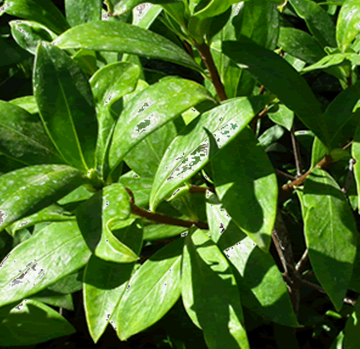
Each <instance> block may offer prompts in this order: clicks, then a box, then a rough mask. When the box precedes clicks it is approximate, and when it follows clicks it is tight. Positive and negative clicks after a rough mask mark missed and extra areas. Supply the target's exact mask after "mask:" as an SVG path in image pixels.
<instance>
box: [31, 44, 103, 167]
mask: <svg viewBox="0 0 360 349" xmlns="http://www.w3.org/2000/svg"><path fill="white" fill-rule="evenodd" d="M33 83H34V95H35V98H36V102H37V104H38V106H39V111H40V116H41V118H42V120H43V123H44V125H45V128H46V130H47V132H48V133H49V135H50V137H51V139H52V141H53V143H54V145H55V146H56V148H57V149H58V151H59V153H60V154H61V155H62V157H63V158H64V159H65V160H66V161H67V162H68V164H70V165H72V166H74V167H76V168H79V169H81V170H83V171H87V169H88V167H89V168H91V167H93V166H94V158H95V156H94V153H95V145H96V137H97V129H98V127H97V120H96V116H95V108H94V102H93V98H92V94H91V89H90V86H89V83H88V81H87V78H86V76H85V74H84V73H83V72H82V70H81V69H80V68H79V67H78V66H77V65H76V64H75V63H74V62H73V61H72V60H71V58H70V57H68V56H67V54H66V53H65V52H62V51H61V50H60V49H59V48H57V47H55V46H53V45H51V44H48V43H42V44H41V45H39V46H38V49H37V54H36V59H35V67H34V77H33Z"/></svg>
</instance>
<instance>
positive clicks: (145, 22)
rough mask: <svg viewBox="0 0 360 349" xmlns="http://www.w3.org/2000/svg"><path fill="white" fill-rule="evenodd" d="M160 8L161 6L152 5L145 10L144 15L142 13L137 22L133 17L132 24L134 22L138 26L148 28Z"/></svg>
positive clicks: (159, 11) (156, 16)
mask: <svg viewBox="0 0 360 349" xmlns="http://www.w3.org/2000/svg"><path fill="white" fill-rule="evenodd" d="M162 10H163V9H162V7H161V6H159V5H153V6H151V7H150V8H149V9H148V10H147V11H146V13H145V15H143V17H142V18H141V19H140V21H139V22H138V21H137V20H136V19H135V17H134V19H133V24H136V25H137V26H138V27H140V28H144V29H149V28H150V27H151V25H152V24H153V23H154V21H155V20H156V19H157V18H158V16H159V15H160V13H161V12H162Z"/></svg>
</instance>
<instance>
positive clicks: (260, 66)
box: [222, 37, 329, 145]
mask: <svg viewBox="0 0 360 349" xmlns="http://www.w3.org/2000/svg"><path fill="white" fill-rule="evenodd" d="M222 48H223V52H224V53H225V54H226V55H228V56H229V57H230V58H231V59H233V60H234V61H235V62H236V63H238V64H239V65H241V66H242V67H245V68H246V69H247V71H249V73H250V74H251V75H252V76H253V77H254V78H255V79H257V80H259V82H260V83H261V84H262V85H264V87H265V88H266V89H268V90H269V91H271V92H272V93H274V94H275V95H277V97H278V98H279V99H280V100H281V102H282V103H283V104H285V106H286V107H288V108H289V109H290V110H292V111H294V112H295V114H296V115H297V116H298V117H299V118H300V120H301V121H302V122H303V123H304V125H305V126H307V127H308V128H309V129H310V130H311V131H313V132H314V133H315V134H316V136H317V137H319V138H320V139H321V140H322V141H323V142H324V144H326V145H329V136H328V134H327V130H326V128H325V125H324V122H323V114H322V111H321V106H320V103H319V102H318V101H317V100H316V98H315V96H314V94H313V92H312V90H311V89H310V87H309V85H308V84H307V83H306V81H305V80H304V78H303V77H301V76H300V75H299V74H298V73H297V72H296V70H295V69H294V68H292V67H291V65H290V64H289V63H287V62H286V61H285V60H284V59H283V58H281V57H280V56H278V55H277V54H275V53H274V52H271V51H269V50H266V49H264V48H262V47H260V46H258V45H256V44H255V43H253V42H251V41H250V40H249V39H247V38H246V37H241V38H240V39H239V41H237V42H234V41H224V42H223V44H222Z"/></svg>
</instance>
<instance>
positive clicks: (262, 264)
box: [206, 194, 298, 327]
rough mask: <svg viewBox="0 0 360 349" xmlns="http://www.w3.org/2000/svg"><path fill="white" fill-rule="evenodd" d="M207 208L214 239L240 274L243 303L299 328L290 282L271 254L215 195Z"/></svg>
mask: <svg viewBox="0 0 360 349" xmlns="http://www.w3.org/2000/svg"><path fill="white" fill-rule="evenodd" d="M206 211H207V216H208V221H209V226H210V236H211V238H212V239H213V240H214V242H216V243H217V245H218V246H219V248H220V250H222V251H223V252H224V254H225V255H226V256H227V258H228V262H230V263H231V265H232V266H233V267H234V268H235V269H236V270H237V271H238V272H239V273H240V277H237V276H238V275H237V274H235V278H236V281H237V283H238V286H239V288H240V291H241V297H242V304H243V306H244V307H247V308H248V309H250V310H251V311H256V312H257V313H259V314H261V315H262V316H267V317H269V318H270V319H271V320H272V321H273V322H275V323H278V324H282V325H285V326H293V327H297V326H298V322H297V320H296V316H295V314H294V310H293V308H292V304H291V300H290V297H289V293H288V291H287V287H286V284H285V282H284V279H283V277H282V275H281V273H280V271H279V269H278V267H277V265H276V263H275V261H274V260H273V258H272V257H271V255H270V254H269V253H264V252H263V251H261V250H260V249H259V248H258V247H257V246H256V245H255V244H254V242H253V241H251V239H250V238H249V237H246V235H245V233H243V232H242V231H241V230H240V229H239V228H238V227H237V226H236V225H235V224H234V222H233V221H232V220H231V218H230V217H229V215H228V214H227V212H226V210H225V209H224V208H223V206H222V204H221V202H220V201H219V199H218V198H217V197H216V195H215V194H210V195H209V196H208V198H207V202H206ZM243 287H246V288H247V290H246V291H244V290H243Z"/></svg>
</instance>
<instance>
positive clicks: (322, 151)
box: [311, 137, 329, 168]
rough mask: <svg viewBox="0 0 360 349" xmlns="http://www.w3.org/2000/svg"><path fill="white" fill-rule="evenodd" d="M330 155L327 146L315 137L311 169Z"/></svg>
mask: <svg viewBox="0 0 360 349" xmlns="http://www.w3.org/2000/svg"><path fill="white" fill-rule="evenodd" d="M328 154H329V151H328V150H327V149H326V147H325V145H324V144H323V143H322V142H321V141H320V140H319V138H317V137H315V138H314V141H313V145H312V150H311V168H313V167H315V166H316V165H317V164H318V163H319V162H320V161H321V160H322V159H323V158H324V157H325V156H326V155H328Z"/></svg>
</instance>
